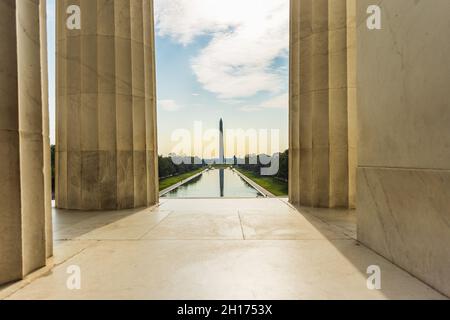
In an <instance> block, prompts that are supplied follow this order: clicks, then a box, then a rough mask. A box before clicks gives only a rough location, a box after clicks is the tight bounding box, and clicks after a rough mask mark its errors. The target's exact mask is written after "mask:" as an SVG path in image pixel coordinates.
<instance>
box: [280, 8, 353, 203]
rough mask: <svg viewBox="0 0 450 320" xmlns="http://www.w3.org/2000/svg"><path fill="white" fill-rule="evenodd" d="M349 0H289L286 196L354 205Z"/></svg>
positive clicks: (299, 201) (306, 200) (351, 34)
mask: <svg viewBox="0 0 450 320" xmlns="http://www.w3.org/2000/svg"><path fill="white" fill-rule="evenodd" d="M355 10H356V8H355V0H292V1H291V28H290V29H291V31H290V33H291V37H290V41H291V44H290V47H291V50H290V55H291V56H290V116H289V118H290V152H291V153H290V166H289V167H290V178H289V182H290V185H289V189H290V195H289V197H290V201H291V202H292V203H293V204H295V205H302V206H313V207H325V208H328V207H331V208H334V207H345V208H348V207H354V205H355V180H356V142H357V141H356V89H355V88H356V77H355V75H356V71H355V62H356V61H355V13H356V11H355Z"/></svg>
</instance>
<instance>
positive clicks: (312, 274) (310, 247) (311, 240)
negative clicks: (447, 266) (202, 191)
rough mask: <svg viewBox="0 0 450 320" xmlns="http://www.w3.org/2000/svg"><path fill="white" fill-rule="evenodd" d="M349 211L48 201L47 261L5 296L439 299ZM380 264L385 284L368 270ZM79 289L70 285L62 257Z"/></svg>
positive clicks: (274, 203) (248, 204)
mask: <svg viewBox="0 0 450 320" xmlns="http://www.w3.org/2000/svg"><path fill="white" fill-rule="evenodd" d="M355 220H356V218H355V216H354V213H352V212H350V211H337V210H336V211H333V210H312V209H306V208H305V209H303V208H301V209H300V212H298V211H297V210H295V209H293V208H292V207H290V205H289V204H288V203H287V202H286V200H283V199H240V200H238V199H236V200H234V199H217V200H215V199H214V200H194V199H193V200H181V199H180V200H169V199H164V200H162V201H161V204H160V205H159V206H158V207H157V208H153V209H143V210H142V209H141V210H129V211H121V212H101V213H100V212H96V213H93V212H68V211H62V210H55V212H54V221H55V231H54V234H55V258H54V266H53V267H52V268H49V269H43V270H41V271H39V272H37V273H36V274H34V275H33V276H31V277H29V278H28V279H26V280H24V281H21V282H19V283H16V284H13V285H10V286H7V287H5V288H3V289H2V290H1V291H0V298H7V299H421V298H425V299H442V298H444V297H443V296H441V295H440V294H439V293H437V292H436V291H434V290H433V289H431V288H430V287H428V286H427V285H425V284H424V283H422V282H421V281H419V280H417V279H416V278H414V277H412V276H410V275H409V274H408V273H406V272H404V271H403V270H401V269H399V268H397V267H396V266H394V265H393V264H391V263H389V262H388V261H386V260H385V259H383V258H382V257H380V256H379V255H377V254H375V253H374V252H372V251H370V250H368V249H367V248H365V247H364V246H361V245H359V244H358V243H357V242H356V241H355V234H356V226H355V225H356V224H355ZM371 265H377V266H380V268H381V271H382V289H381V290H375V291H372V290H369V289H368V288H367V284H366V280H367V277H368V275H367V274H366V270H367V268H368V267H369V266H371ZM70 266H78V267H79V268H80V270H81V289H80V290H69V289H67V285H66V282H67V279H68V277H69V276H70V275H69V274H68V273H67V270H68V267H70Z"/></svg>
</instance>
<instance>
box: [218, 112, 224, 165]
mask: <svg viewBox="0 0 450 320" xmlns="http://www.w3.org/2000/svg"><path fill="white" fill-rule="evenodd" d="M219 128H220V138H219V164H225V144H224V141H223V120H222V119H220V123H219Z"/></svg>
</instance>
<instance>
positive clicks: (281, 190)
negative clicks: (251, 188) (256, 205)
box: [237, 169, 289, 197]
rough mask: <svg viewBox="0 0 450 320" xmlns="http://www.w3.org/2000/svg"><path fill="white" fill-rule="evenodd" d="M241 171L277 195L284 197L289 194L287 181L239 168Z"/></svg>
mask: <svg viewBox="0 0 450 320" xmlns="http://www.w3.org/2000/svg"><path fill="white" fill-rule="evenodd" d="M237 170H239V172H240V173H242V174H243V175H245V176H246V177H247V178H249V179H251V180H253V181H254V182H256V183H257V184H259V185H260V186H261V187H263V188H264V189H266V190H267V191H269V192H270V193H272V194H273V195H275V196H277V197H284V196H287V195H288V194H289V186H288V183H287V182H284V181H281V180H278V179H276V178H274V177H260V176H258V175H256V174H255V173H253V172H251V171H247V170H243V169H237Z"/></svg>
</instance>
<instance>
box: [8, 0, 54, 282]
mask: <svg viewBox="0 0 450 320" xmlns="http://www.w3.org/2000/svg"><path fill="white" fill-rule="evenodd" d="M44 13H45V1H44V0H42V1H39V0H30V1H15V0H1V1H0V42H1V43H2V45H1V47H0V56H1V57H2V59H0V92H1V94H2V103H1V104H0V113H1V114H2V116H1V117H0V177H1V178H0V179H1V183H0V283H6V282H9V281H14V280H18V279H21V278H23V277H24V276H26V275H27V274H29V273H31V272H33V271H35V270H36V269H38V268H41V267H43V266H45V264H46V260H47V257H49V256H51V255H52V246H51V213H50V203H51V202H48V201H46V197H48V195H49V192H50V191H49V190H48V188H50V185H49V184H48V181H49V177H46V176H44V172H45V174H48V173H49V170H48V169H49V166H50V164H49V158H48V157H47V156H48V155H49V153H48V152H49V150H46V149H47V148H49V143H48V129H47V128H48V118H47V115H48V110H47V108H48V105H47V96H46V88H47V83H46V81H47V80H46V76H45V75H44V73H45V72H43V73H41V65H42V69H43V70H46V69H45V68H46V66H45V65H44V64H43V62H44V56H43V54H44V49H43V46H45V45H46V44H45V42H43V41H45V39H46V32H45V24H44V23H43V22H44V21H45V19H44ZM40 16H41V18H40ZM45 59H46V57H45Z"/></svg>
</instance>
